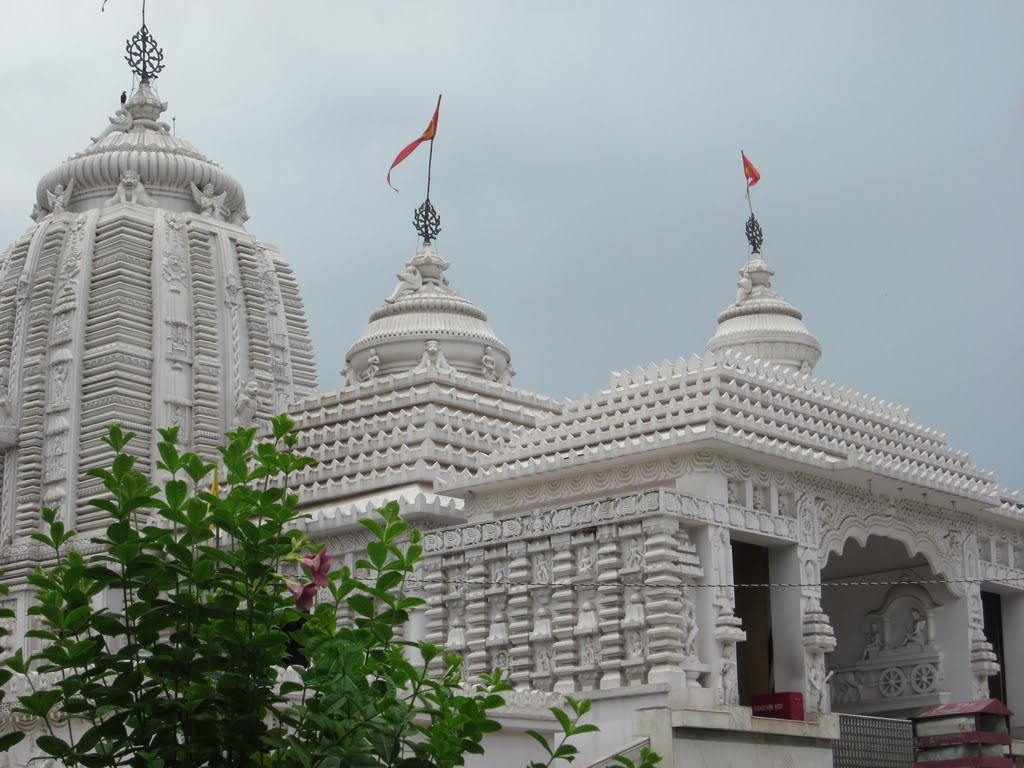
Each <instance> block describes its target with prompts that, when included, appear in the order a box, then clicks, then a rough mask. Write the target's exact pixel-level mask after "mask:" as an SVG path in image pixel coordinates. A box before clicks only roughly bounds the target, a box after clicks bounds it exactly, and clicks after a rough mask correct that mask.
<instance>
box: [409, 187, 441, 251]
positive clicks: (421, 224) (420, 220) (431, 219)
mask: <svg viewBox="0 0 1024 768" xmlns="http://www.w3.org/2000/svg"><path fill="white" fill-rule="evenodd" d="M412 224H413V226H414V227H416V231H417V232H418V233H419V235H420V237H422V238H423V242H424V243H430V242H433V240H434V239H435V238H436V237H437V236H438V235H439V234H441V217H440V215H438V213H437V211H436V210H434V206H433V205H431V203H430V198H429V197H428V198H427V199H426V200H424V201H423V205H421V206H420V207H419V208H417V209H416V212H415V213H414V214H413V216H412Z"/></svg>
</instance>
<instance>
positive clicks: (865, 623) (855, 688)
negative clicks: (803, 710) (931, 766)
mask: <svg viewBox="0 0 1024 768" xmlns="http://www.w3.org/2000/svg"><path fill="white" fill-rule="evenodd" d="M821 581H822V587H823V589H822V593H823V594H822V606H823V608H824V610H825V612H826V613H827V614H828V615H829V617H830V619H831V623H832V626H833V628H834V630H835V633H836V639H837V645H836V649H835V651H834V652H833V653H832V654H831V657H830V659H829V670H830V674H831V676H832V677H831V699H832V709H833V711H836V712H846V713H851V714H871V715H884V716H890V717H902V716H906V715H909V714H911V713H913V712H916V711H919V710H920V709H922V708H925V707H928V706H934V705H937V704H941V703H945V702H948V701H966V700H970V699H973V698H976V697H977V694H978V693H979V691H978V680H979V675H980V674H981V673H983V672H985V671H989V670H988V666H986V665H985V662H986V661H987V660H985V659H981V658H980V656H979V651H983V650H984V649H983V648H982V645H987V644H986V643H985V642H984V637H983V635H982V636H981V637H980V640H979V633H980V632H981V627H980V621H981V618H980V614H981V606H980V596H979V591H978V589H977V585H965V584H964V583H963V582H961V583H955V582H954V583H951V582H950V581H949V580H948V579H947V577H946V576H944V575H941V574H939V573H937V572H936V570H935V569H934V568H933V566H932V564H931V563H930V562H929V560H928V558H927V557H926V556H925V555H924V554H922V553H920V552H915V551H913V548H912V546H908V545H907V544H906V543H904V542H902V541H897V540H895V539H892V538H887V537H885V536H879V535H870V536H868V537H867V538H866V540H865V541H864V543H863V544H861V543H859V542H858V541H856V540H854V539H852V538H851V539H848V540H847V541H846V542H845V544H844V546H843V550H842V553H841V554H836V553H835V552H833V553H832V554H831V555H830V556H829V558H828V561H827V563H826V565H825V567H824V568H823V569H822V572H821ZM965 587H966V588H965ZM971 587H973V589H972V588H971ZM975 602H977V606H975V605H974V603H975ZM975 608H976V609H977V613H978V619H977V621H973V622H972V621H971V616H973V614H974V612H975ZM975 625H978V626H975ZM979 662H980V664H979Z"/></svg>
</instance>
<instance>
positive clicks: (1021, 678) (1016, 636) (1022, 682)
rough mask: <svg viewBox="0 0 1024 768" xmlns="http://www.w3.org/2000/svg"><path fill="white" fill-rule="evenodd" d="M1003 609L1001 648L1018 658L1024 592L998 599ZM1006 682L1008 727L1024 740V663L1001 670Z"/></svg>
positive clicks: (1021, 644) (1023, 645)
mask: <svg viewBox="0 0 1024 768" xmlns="http://www.w3.org/2000/svg"><path fill="white" fill-rule="evenodd" d="M1000 602H1001V603H1002V609H1003V648H1004V649H1006V651H1007V652H1009V653H1010V654H1013V655H1014V656H1015V657H1016V658H1017V659H1019V658H1020V654H1019V650H1015V649H1020V648H1024V592H1017V593H1014V594H1004V595H1002V596H1001V597H1000ZM1003 679H1004V680H1005V681H1006V706H1008V707H1009V708H1010V709H1011V710H1012V711H1013V717H1012V718H1010V726H1011V729H1012V730H1013V733H1014V738H1018V739H1019V738H1024V663H1021V662H1020V661H1018V662H1017V663H1016V664H1014V663H1012V662H1011V663H1008V664H1007V665H1006V669H1004V670H1003Z"/></svg>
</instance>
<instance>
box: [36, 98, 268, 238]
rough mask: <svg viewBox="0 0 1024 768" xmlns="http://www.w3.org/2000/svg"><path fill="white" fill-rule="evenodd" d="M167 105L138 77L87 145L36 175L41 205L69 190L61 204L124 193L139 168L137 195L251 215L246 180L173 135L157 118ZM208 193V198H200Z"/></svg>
mask: <svg viewBox="0 0 1024 768" xmlns="http://www.w3.org/2000/svg"><path fill="white" fill-rule="evenodd" d="M166 109H167V103H166V102H162V101H160V99H159V97H158V96H157V95H156V93H155V92H154V91H153V88H152V87H151V85H150V84H149V83H148V82H142V83H140V84H139V87H138V89H137V90H136V91H135V93H134V94H132V97H131V98H130V99H128V101H127V103H125V104H124V105H123V106H122V107H121V108H120V109H118V110H117V113H116V115H115V116H114V117H111V118H110V119H109V121H110V124H109V125H108V126H107V127H106V128H105V129H104V130H103V131H102V132H101V133H100V134H99V135H98V136H96V137H94V138H93V140H92V143H91V144H90V145H89V146H88V147H87V148H86V149H84V150H82V151H81V152H79V153H78V154H76V155H73V156H71V157H70V158H68V159H67V160H65V161H64V162H63V163H61V165H59V166H58V167H56V168H54V169H53V170H52V171H50V172H49V173H47V174H46V175H45V176H43V178H42V179H41V180H40V181H39V184H38V186H37V188H36V207H37V212H41V215H45V214H46V213H47V212H50V211H51V210H52V209H53V205H54V200H55V199H57V198H59V197H60V196H62V195H63V194H64V192H65V191H66V190H68V189H70V194H69V195H67V196H66V197H67V199H66V200H64V201H63V209H64V210H68V211H72V212H75V213H78V212H81V211H86V210H89V209H92V208H100V207H102V206H103V205H105V204H106V203H108V202H110V201H112V200H114V199H115V197H116V196H118V195H119V188H121V185H122V183H123V182H124V180H125V179H124V177H125V174H126V173H134V174H136V175H137V177H138V183H139V185H141V188H142V189H143V190H144V191H143V193H142V194H143V195H144V196H145V197H140V198H139V199H148V200H150V201H151V202H152V203H153V204H155V205H158V206H159V207H160V208H164V209H167V210H171V211H178V212H186V211H194V210H196V208H197V206H198V207H200V208H203V207H205V208H206V210H207V212H209V214H210V215H212V216H214V217H215V218H218V219H221V220H225V221H231V222H232V223H234V224H239V225H240V224H242V222H244V221H245V219H247V218H248V216H247V214H246V212H245V194H244V192H243V191H242V186H241V184H239V183H238V181H237V180H236V179H235V178H234V177H233V176H231V175H230V174H229V173H227V172H226V171H224V170H223V169H222V168H221V167H220V166H218V165H217V164H216V163H214V162H212V161H211V160H209V159H207V158H206V157H205V156H204V155H203V154H202V153H201V152H199V150H198V149H196V148H195V147H194V146H193V145H192V144H191V143H189V142H188V141H185V140H184V139H180V138H178V137H177V136H174V135H173V134H171V132H170V129H169V126H168V125H167V124H166V123H162V122H159V117H160V115H161V114H163V112H164V111H166ZM58 185H60V186H58ZM204 190H205V193H204ZM130 191H131V190H129V192H130ZM197 193H198V194H197ZM203 194H205V200H206V202H205V203H204V202H201V201H200V199H201V198H202V196H203ZM137 197H139V196H137ZM36 215H40V214H39V213H37V214H36Z"/></svg>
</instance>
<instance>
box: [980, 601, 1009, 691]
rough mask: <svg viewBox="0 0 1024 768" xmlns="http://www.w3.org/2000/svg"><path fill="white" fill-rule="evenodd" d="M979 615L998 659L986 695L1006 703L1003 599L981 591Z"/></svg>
mask: <svg viewBox="0 0 1024 768" xmlns="http://www.w3.org/2000/svg"><path fill="white" fill-rule="evenodd" d="M981 615H982V620H983V621H984V624H985V638H986V639H987V640H988V641H989V642H990V643H992V650H994V651H995V652H996V658H998V659H999V674H996V675H992V677H990V678H989V679H988V695H989V697H990V698H993V699H999V700H1000V701H1001V702H1003V703H1004V704H1005V703H1006V654H1005V653H1003V600H1002V597H1001V596H1000V595H998V594H996V593H995V592H982V593H981Z"/></svg>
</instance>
